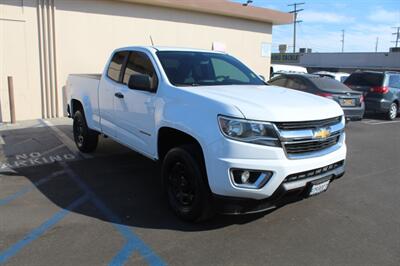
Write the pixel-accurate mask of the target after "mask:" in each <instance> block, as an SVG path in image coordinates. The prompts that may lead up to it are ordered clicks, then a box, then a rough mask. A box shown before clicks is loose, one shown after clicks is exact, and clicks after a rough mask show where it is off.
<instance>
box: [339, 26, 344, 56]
mask: <svg viewBox="0 0 400 266" xmlns="http://www.w3.org/2000/svg"><path fill="white" fill-rule="evenodd" d="M344 33H345V31H344V30H342V39H341V40H340V42H341V43H342V53H343V52H344Z"/></svg>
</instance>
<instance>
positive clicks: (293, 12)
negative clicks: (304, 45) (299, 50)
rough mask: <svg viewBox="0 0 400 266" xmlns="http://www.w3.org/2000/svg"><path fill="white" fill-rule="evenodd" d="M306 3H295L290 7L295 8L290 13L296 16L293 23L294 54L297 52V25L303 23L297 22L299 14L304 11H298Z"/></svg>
mask: <svg viewBox="0 0 400 266" xmlns="http://www.w3.org/2000/svg"><path fill="white" fill-rule="evenodd" d="M304 4H305V3H294V4H290V5H288V6H293V8H294V9H293V10H292V11H290V12H289V13H292V14H294V21H293V53H295V52H296V25H297V23H301V22H303V21H302V20H297V15H298V13H299V12H301V11H303V10H304V9H297V7H298V6H301V5H304Z"/></svg>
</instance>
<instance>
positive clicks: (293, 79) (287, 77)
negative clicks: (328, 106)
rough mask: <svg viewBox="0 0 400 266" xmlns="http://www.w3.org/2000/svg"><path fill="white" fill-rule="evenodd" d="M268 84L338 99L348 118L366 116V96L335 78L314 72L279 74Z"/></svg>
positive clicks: (357, 118)
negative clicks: (313, 73) (314, 73)
mask: <svg viewBox="0 0 400 266" xmlns="http://www.w3.org/2000/svg"><path fill="white" fill-rule="evenodd" d="M268 84H270V85H275V86H281V87H286V88H290V89H294V90H299V91H303V92H308V93H312V94H316V95H319V96H322V97H326V98H329V99H332V100H334V101H336V102H337V103H338V104H339V105H340V106H341V107H342V109H343V112H344V115H345V116H346V119H348V120H361V119H362V118H363V116H364V110H365V106H364V96H363V95H362V93H361V92H358V91H353V90H351V89H350V88H349V87H347V86H346V85H344V84H343V83H341V82H340V81H337V80H335V79H333V78H328V77H321V76H319V75H312V74H288V73H285V74H279V76H276V77H274V78H272V79H271V80H270V81H268Z"/></svg>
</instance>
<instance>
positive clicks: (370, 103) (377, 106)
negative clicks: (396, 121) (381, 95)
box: [365, 98, 392, 113]
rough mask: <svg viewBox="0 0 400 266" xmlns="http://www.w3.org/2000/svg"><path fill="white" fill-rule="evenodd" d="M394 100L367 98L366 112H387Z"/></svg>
mask: <svg viewBox="0 0 400 266" xmlns="http://www.w3.org/2000/svg"><path fill="white" fill-rule="evenodd" d="M391 103H392V102H391V101H388V100H386V99H371V98H369V99H368V98H367V99H365V110H366V112H375V113H386V112H388V111H389V107H390V104H391Z"/></svg>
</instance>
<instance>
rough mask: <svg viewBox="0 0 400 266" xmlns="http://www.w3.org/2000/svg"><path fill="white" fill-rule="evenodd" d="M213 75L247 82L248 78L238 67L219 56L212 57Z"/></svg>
mask: <svg viewBox="0 0 400 266" xmlns="http://www.w3.org/2000/svg"><path fill="white" fill-rule="evenodd" d="M211 62H212V64H213V67H214V75H215V77H216V78H217V77H218V78H219V77H225V78H227V79H232V80H235V81H239V82H244V83H248V82H250V79H249V78H248V77H247V76H246V75H245V74H244V73H243V72H242V71H240V70H239V69H238V68H236V67H235V66H233V65H232V64H229V63H227V62H226V61H224V60H221V59H219V58H212V59H211Z"/></svg>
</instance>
